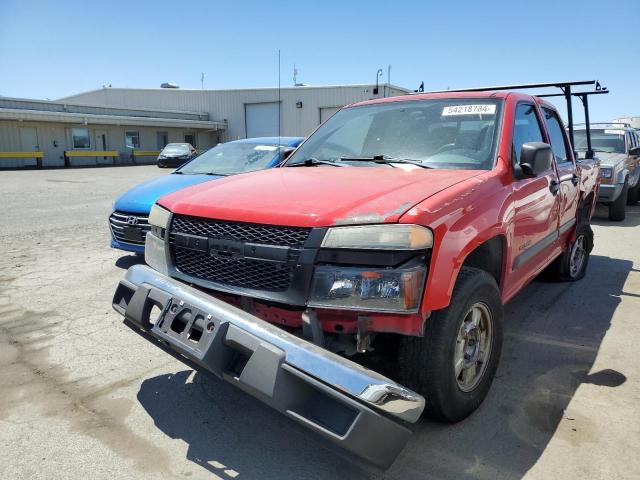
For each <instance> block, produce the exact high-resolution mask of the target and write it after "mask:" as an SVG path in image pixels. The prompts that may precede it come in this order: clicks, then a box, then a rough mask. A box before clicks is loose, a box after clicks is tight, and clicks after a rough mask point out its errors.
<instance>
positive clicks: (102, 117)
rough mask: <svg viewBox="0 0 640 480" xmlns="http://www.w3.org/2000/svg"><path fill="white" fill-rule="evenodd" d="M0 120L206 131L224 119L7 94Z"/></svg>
mask: <svg viewBox="0 0 640 480" xmlns="http://www.w3.org/2000/svg"><path fill="white" fill-rule="evenodd" d="M0 119H1V120H33V121H45V122H63V123H65V122H66V123H84V124H89V123H91V124H101V125H111V124H116V125H140V126H158V127H172V126H185V127H193V128H197V129H210V130H224V129H225V128H226V123H224V122H217V121H211V120H209V114H208V113H206V112H187V111H176V110H160V109H153V108H129V107H115V106H110V105H109V106H107V105H89V104H82V103H68V102H60V101H49V100H36V99H27V98H10V97H0Z"/></svg>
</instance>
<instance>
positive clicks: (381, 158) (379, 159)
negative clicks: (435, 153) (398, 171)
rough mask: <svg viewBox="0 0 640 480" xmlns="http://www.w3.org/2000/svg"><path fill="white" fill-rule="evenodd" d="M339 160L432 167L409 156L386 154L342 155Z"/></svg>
mask: <svg viewBox="0 0 640 480" xmlns="http://www.w3.org/2000/svg"><path fill="white" fill-rule="evenodd" d="M340 160H342V161H344V162H374V163H380V164H385V165H389V166H392V167H393V166H394V165H393V164H394V163H405V164H409V165H415V166H417V167H421V168H433V167H430V166H429V165H425V164H424V163H422V162H419V161H417V160H412V159H410V158H394V157H389V156H387V155H373V156H372V157H342V158H341V159H340Z"/></svg>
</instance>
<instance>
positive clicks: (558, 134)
mask: <svg viewBox="0 0 640 480" xmlns="http://www.w3.org/2000/svg"><path fill="white" fill-rule="evenodd" d="M542 111H543V112H544V120H545V123H546V125H547V131H548V132H549V139H550V140H551V149H552V150H553V153H554V155H555V156H556V163H565V162H570V161H571V160H570V159H569V155H567V150H568V148H567V140H566V137H565V135H564V131H563V128H562V126H561V125H560V121H559V120H558V116H557V114H556V113H555V112H554V111H553V110H549V109H548V108H544V107H542Z"/></svg>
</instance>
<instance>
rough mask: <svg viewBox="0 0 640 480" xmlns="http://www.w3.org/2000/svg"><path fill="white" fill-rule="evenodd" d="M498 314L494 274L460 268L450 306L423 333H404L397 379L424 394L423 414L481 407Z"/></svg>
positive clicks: (498, 332) (495, 354)
mask: <svg viewBox="0 0 640 480" xmlns="http://www.w3.org/2000/svg"><path fill="white" fill-rule="evenodd" d="M502 315H503V313H502V302H501V299H500V291H499V289H498V285H497V284H496V281H495V279H494V278H493V277H492V276H491V275H489V274H488V273H487V272H485V271H484V270H479V269H476V268H469V267H463V268H462V269H461V270H460V274H459V276H458V281H457V282H456V286H455V288H454V291H453V295H452V298H451V303H450V305H449V306H448V307H447V308H445V309H443V310H439V311H437V312H434V313H433V314H432V315H431V317H430V318H429V319H428V320H427V324H426V329H425V335H424V337H409V336H407V337H402V340H401V344H400V350H399V355H398V362H399V375H400V381H401V383H403V384H404V385H406V386H407V387H409V388H412V389H414V390H415V391H416V392H418V393H420V394H422V395H424V397H425V398H426V400H427V405H426V408H425V415H427V416H429V417H432V418H435V419H438V420H441V421H446V422H457V421H460V420H462V419H463V418H465V417H466V416H468V415H470V414H471V413H472V412H473V411H474V410H476V409H477V408H478V407H479V406H480V404H481V403H482V401H483V400H484V398H485V397H486V395H487V392H488V391H489V388H490V387H491V383H492V381H493V377H494V375H495V372H496V369H497V367H498V361H499V359H500V351H501V349H502Z"/></svg>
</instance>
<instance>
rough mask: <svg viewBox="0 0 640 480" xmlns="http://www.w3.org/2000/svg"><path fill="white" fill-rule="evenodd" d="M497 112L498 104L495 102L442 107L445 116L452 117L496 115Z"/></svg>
mask: <svg viewBox="0 0 640 480" xmlns="http://www.w3.org/2000/svg"><path fill="white" fill-rule="evenodd" d="M495 113H496V106H495V105H494V104H484V105H449V106H448V107H444V108H443V109H442V116H443V117H450V116H452V115H479V114H485V115H494V114H495Z"/></svg>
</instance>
